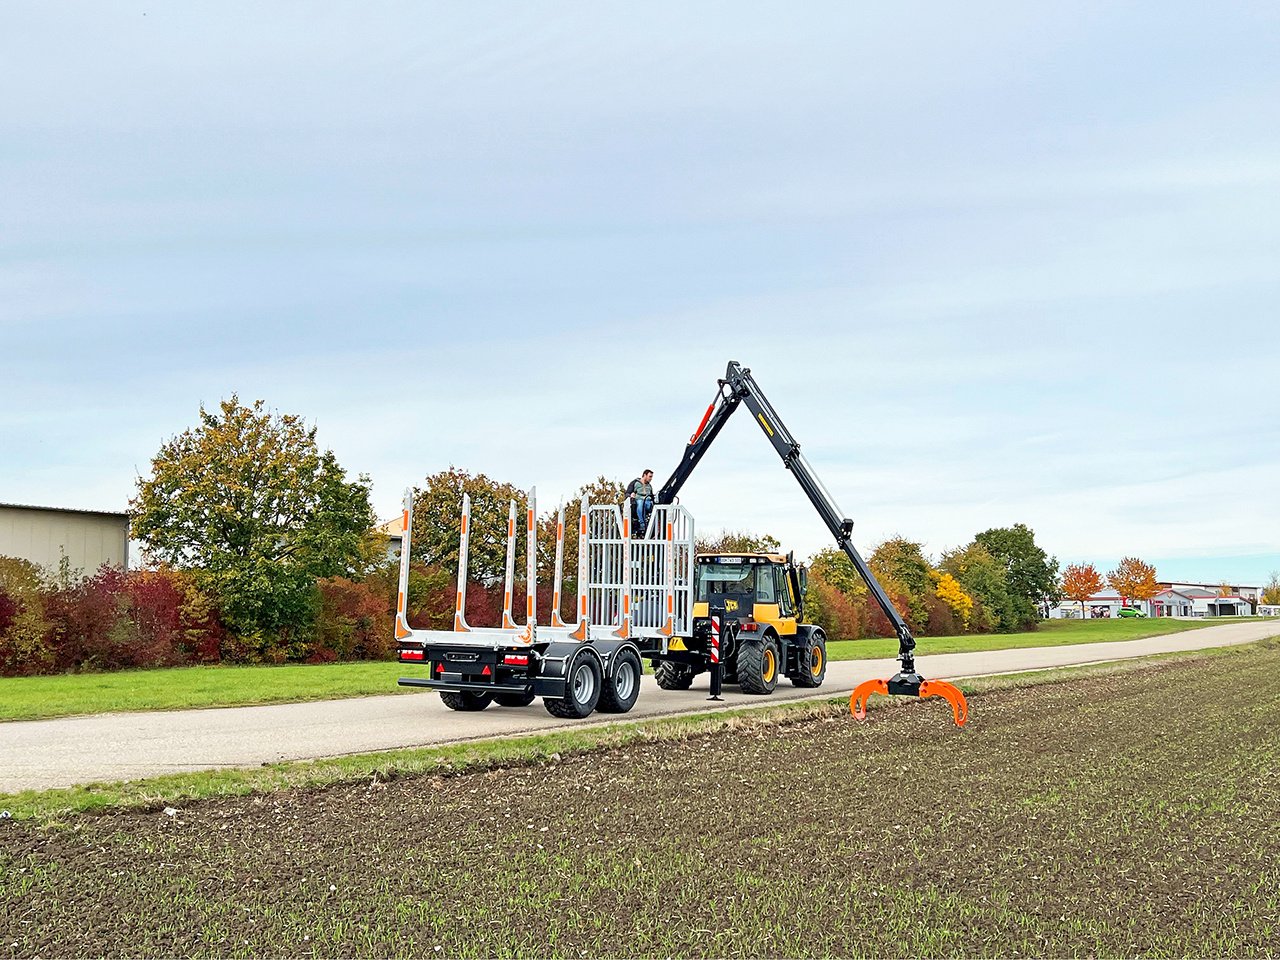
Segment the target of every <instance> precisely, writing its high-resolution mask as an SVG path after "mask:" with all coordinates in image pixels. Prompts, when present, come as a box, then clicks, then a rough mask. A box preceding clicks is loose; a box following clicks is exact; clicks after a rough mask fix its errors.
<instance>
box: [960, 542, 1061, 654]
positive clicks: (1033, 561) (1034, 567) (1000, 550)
mask: <svg viewBox="0 0 1280 960" xmlns="http://www.w3.org/2000/svg"><path fill="white" fill-rule="evenodd" d="M973 539H974V542H975V543H978V544H981V545H982V546H983V547H985V548H986V549H987V552H988V553H990V554H991V556H993V557H995V559H996V560H997V561H999V562H1000V563H1001V564H1002V565H1003V566H1004V568H1005V584H1006V587H1007V589H1008V592H1009V601H1010V603H1012V604H1013V610H1014V617H1015V618H1016V621H1017V625H1018V626H1019V627H1020V628H1022V629H1024V630H1026V629H1030V628H1032V627H1034V626H1035V625H1036V623H1038V622H1039V620H1040V610H1041V608H1042V607H1043V606H1044V605H1046V604H1049V603H1052V602H1054V601H1056V600H1057V598H1058V595H1057V589H1058V561H1057V558H1055V557H1051V556H1049V555H1048V554H1047V553H1045V552H1044V550H1043V549H1041V547H1040V546H1039V545H1038V544H1037V543H1036V535H1035V531H1033V530H1032V529H1031V528H1030V527H1028V526H1027V525H1026V524H1025V523H1015V524H1014V525H1013V526H1012V527H994V528H992V529H990V530H984V531H983V532H982V533H980V534H978V535H977V536H975V537H974V538H973Z"/></svg>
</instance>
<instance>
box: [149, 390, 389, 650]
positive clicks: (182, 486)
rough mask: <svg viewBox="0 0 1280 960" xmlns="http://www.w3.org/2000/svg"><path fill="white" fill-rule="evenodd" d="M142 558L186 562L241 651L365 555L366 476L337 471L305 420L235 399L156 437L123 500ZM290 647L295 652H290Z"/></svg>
mask: <svg viewBox="0 0 1280 960" xmlns="http://www.w3.org/2000/svg"><path fill="white" fill-rule="evenodd" d="M130 507H131V509H132V513H133V535H134V536H135V537H137V538H138V539H139V540H141V541H142V543H143V544H144V546H145V548H146V551H147V554H148V556H149V557H151V558H152V559H157V560H160V561H162V562H165V563H168V564H170V565H172V566H174V567H177V568H179V569H190V570H192V572H193V575H194V576H195V577H196V578H197V580H198V582H199V584H200V586H201V587H202V588H203V589H205V590H207V592H209V593H210V594H211V595H212V596H214V597H215V598H216V599H217V601H218V603H219V605H220V607H221V611H222V617H223V621H224V622H225V623H226V625H227V626H228V627H230V628H231V629H232V631H233V632H234V633H236V634H237V635H238V636H239V637H240V638H241V639H242V640H246V641H247V650H246V652H247V654H248V655H249V656H250V657H254V656H263V657H266V658H268V659H279V657H280V655H281V654H282V652H283V650H282V647H281V646H280V641H281V639H282V638H281V637H280V636H279V633H280V631H284V632H285V633H286V634H288V635H289V636H288V637H286V638H283V639H285V640H289V641H292V642H294V643H296V642H298V638H299V636H300V635H301V634H302V633H304V632H305V631H306V630H307V629H308V625H309V624H310V623H311V622H312V615H313V612H314V610H313V606H314V601H315V581H316V579H317V578H319V577H329V576H337V575H342V574H347V573H351V572H357V571H361V570H362V568H363V567H364V566H365V565H367V564H368V562H369V560H370V556H369V543H370V532H371V531H372V529H373V526H374V523H375V520H374V515H373V510H372V508H371V507H370V505H369V480H368V478H367V477H365V476H363V475H361V476H360V477H359V478H358V479H357V480H355V481H349V480H348V479H347V475H346V472H345V471H344V470H343V469H342V467H341V466H340V465H339V464H338V461H337V459H336V458H335V457H334V455H333V452H332V451H331V450H324V451H322V450H320V448H319V446H318V445H317V443H316V430H315V427H308V426H307V425H306V424H305V423H304V422H303V420H302V419H301V418H300V417H297V416H294V415H292V414H274V413H272V412H270V411H269V410H267V409H266V408H265V407H264V405H263V402H262V401H261V400H257V401H254V404H253V406H251V407H246V406H242V405H241V404H240V402H239V399H238V398H237V397H235V396H233V397H232V398H231V399H230V400H226V401H223V402H222V404H221V407H220V412H217V413H213V412H210V411H208V410H206V409H205V408H204V407H203V406H201V408H200V422H199V424H198V425H197V426H196V427H195V428H193V429H189V430H186V431H184V432H182V433H181V434H178V435H177V436H175V437H173V438H172V439H171V440H169V441H168V442H166V443H165V444H164V445H163V446H161V448H160V451H159V453H157V454H156V455H155V457H154V458H153V459H152V461H151V476H150V477H149V478H141V477H140V478H139V479H138V493H137V496H135V497H134V498H133V500H132V501H131V502H130ZM288 652H289V653H291V654H297V653H298V651H297V650H292V651H288Z"/></svg>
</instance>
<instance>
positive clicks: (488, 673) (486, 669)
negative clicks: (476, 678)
mask: <svg viewBox="0 0 1280 960" xmlns="http://www.w3.org/2000/svg"><path fill="white" fill-rule="evenodd" d="M480 676H482V677H491V676H493V671H492V670H490V669H489V665H488V664H487V663H486V664H485V665H484V669H483V670H481V671H480Z"/></svg>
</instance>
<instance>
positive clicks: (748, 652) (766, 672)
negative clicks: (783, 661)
mask: <svg viewBox="0 0 1280 960" xmlns="http://www.w3.org/2000/svg"><path fill="white" fill-rule="evenodd" d="M737 668H738V685H739V686H740V687H742V692H743V693H754V694H758V695H762V694H769V693H773V691H774V688H776V687H777V686H778V641H776V640H774V639H773V637H761V638H760V639H758V640H757V639H755V638H754V637H753V638H752V639H750V640H746V639H743V640H742V641H741V645H740V646H739V647H738V663H737Z"/></svg>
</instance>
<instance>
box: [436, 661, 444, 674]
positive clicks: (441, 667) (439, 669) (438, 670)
mask: <svg viewBox="0 0 1280 960" xmlns="http://www.w3.org/2000/svg"><path fill="white" fill-rule="evenodd" d="M436 673H444V664H443V663H437V664H436Z"/></svg>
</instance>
